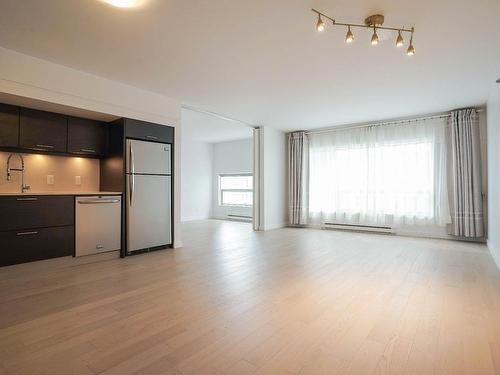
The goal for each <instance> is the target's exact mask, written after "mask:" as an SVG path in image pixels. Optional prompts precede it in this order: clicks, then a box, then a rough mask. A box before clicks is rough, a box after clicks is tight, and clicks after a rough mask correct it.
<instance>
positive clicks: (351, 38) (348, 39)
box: [345, 26, 354, 43]
mask: <svg viewBox="0 0 500 375" xmlns="http://www.w3.org/2000/svg"><path fill="white" fill-rule="evenodd" d="M345 42H346V43H352V42H354V35H353V33H352V31H351V26H348V27H347V34H346V36H345Z"/></svg>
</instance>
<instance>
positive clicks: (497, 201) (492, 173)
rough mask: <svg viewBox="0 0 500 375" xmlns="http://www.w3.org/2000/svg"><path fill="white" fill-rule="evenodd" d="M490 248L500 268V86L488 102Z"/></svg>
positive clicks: (494, 90)
mask: <svg viewBox="0 0 500 375" xmlns="http://www.w3.org/2000/svg"><path fill="white" fill-rule="evenodd" d="M487 111H488V136H487V142H488V194H489V196H488V248H489V249H490V251H491V254H492V255H493V258H494V259H495V261H496V263H497V265H498V266H499V268H500V171H499V168H500V85H496V86H495V87H494V89H493V90H492V93H491V95H490V99H489V101H488V108H487Z"/></svg>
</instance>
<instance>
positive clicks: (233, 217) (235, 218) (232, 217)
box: [227, 214, 252, 221]
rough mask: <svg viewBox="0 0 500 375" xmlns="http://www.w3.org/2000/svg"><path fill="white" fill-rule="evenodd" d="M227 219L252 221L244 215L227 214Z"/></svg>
mask: <svg viewBox="0 0 500 375" xmlns="http://www.w3.org/2000/svg"><path fill="white" fill-rule="evenodd" d="M227 218H228V219H229V220H239V221H252V217H251V216H246V215H234V214H227Z"/></svg>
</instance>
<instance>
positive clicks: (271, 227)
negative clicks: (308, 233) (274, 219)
mask: <svg viewBox="0 0 500 375" xmlns="http://www.w3.org/2000/svg"><path fill="white" fill-rule="evenodd" d="M286 226H287V224H286V223H280V224H269V225H264V228H263V229H262V230H273V229H280V228H285V227H286Z"/></svg>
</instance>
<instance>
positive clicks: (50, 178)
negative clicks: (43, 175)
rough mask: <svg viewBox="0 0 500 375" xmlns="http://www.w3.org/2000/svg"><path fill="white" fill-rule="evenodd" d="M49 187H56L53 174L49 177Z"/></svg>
mask: <svg viewBox="0 0 500 375" xmlns="http://www.w3.org/2000/svg"><path fill="white" fill-rule="evenodd" d="M47 185H54V175H53V174H49V175H47Z"/></svg>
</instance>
